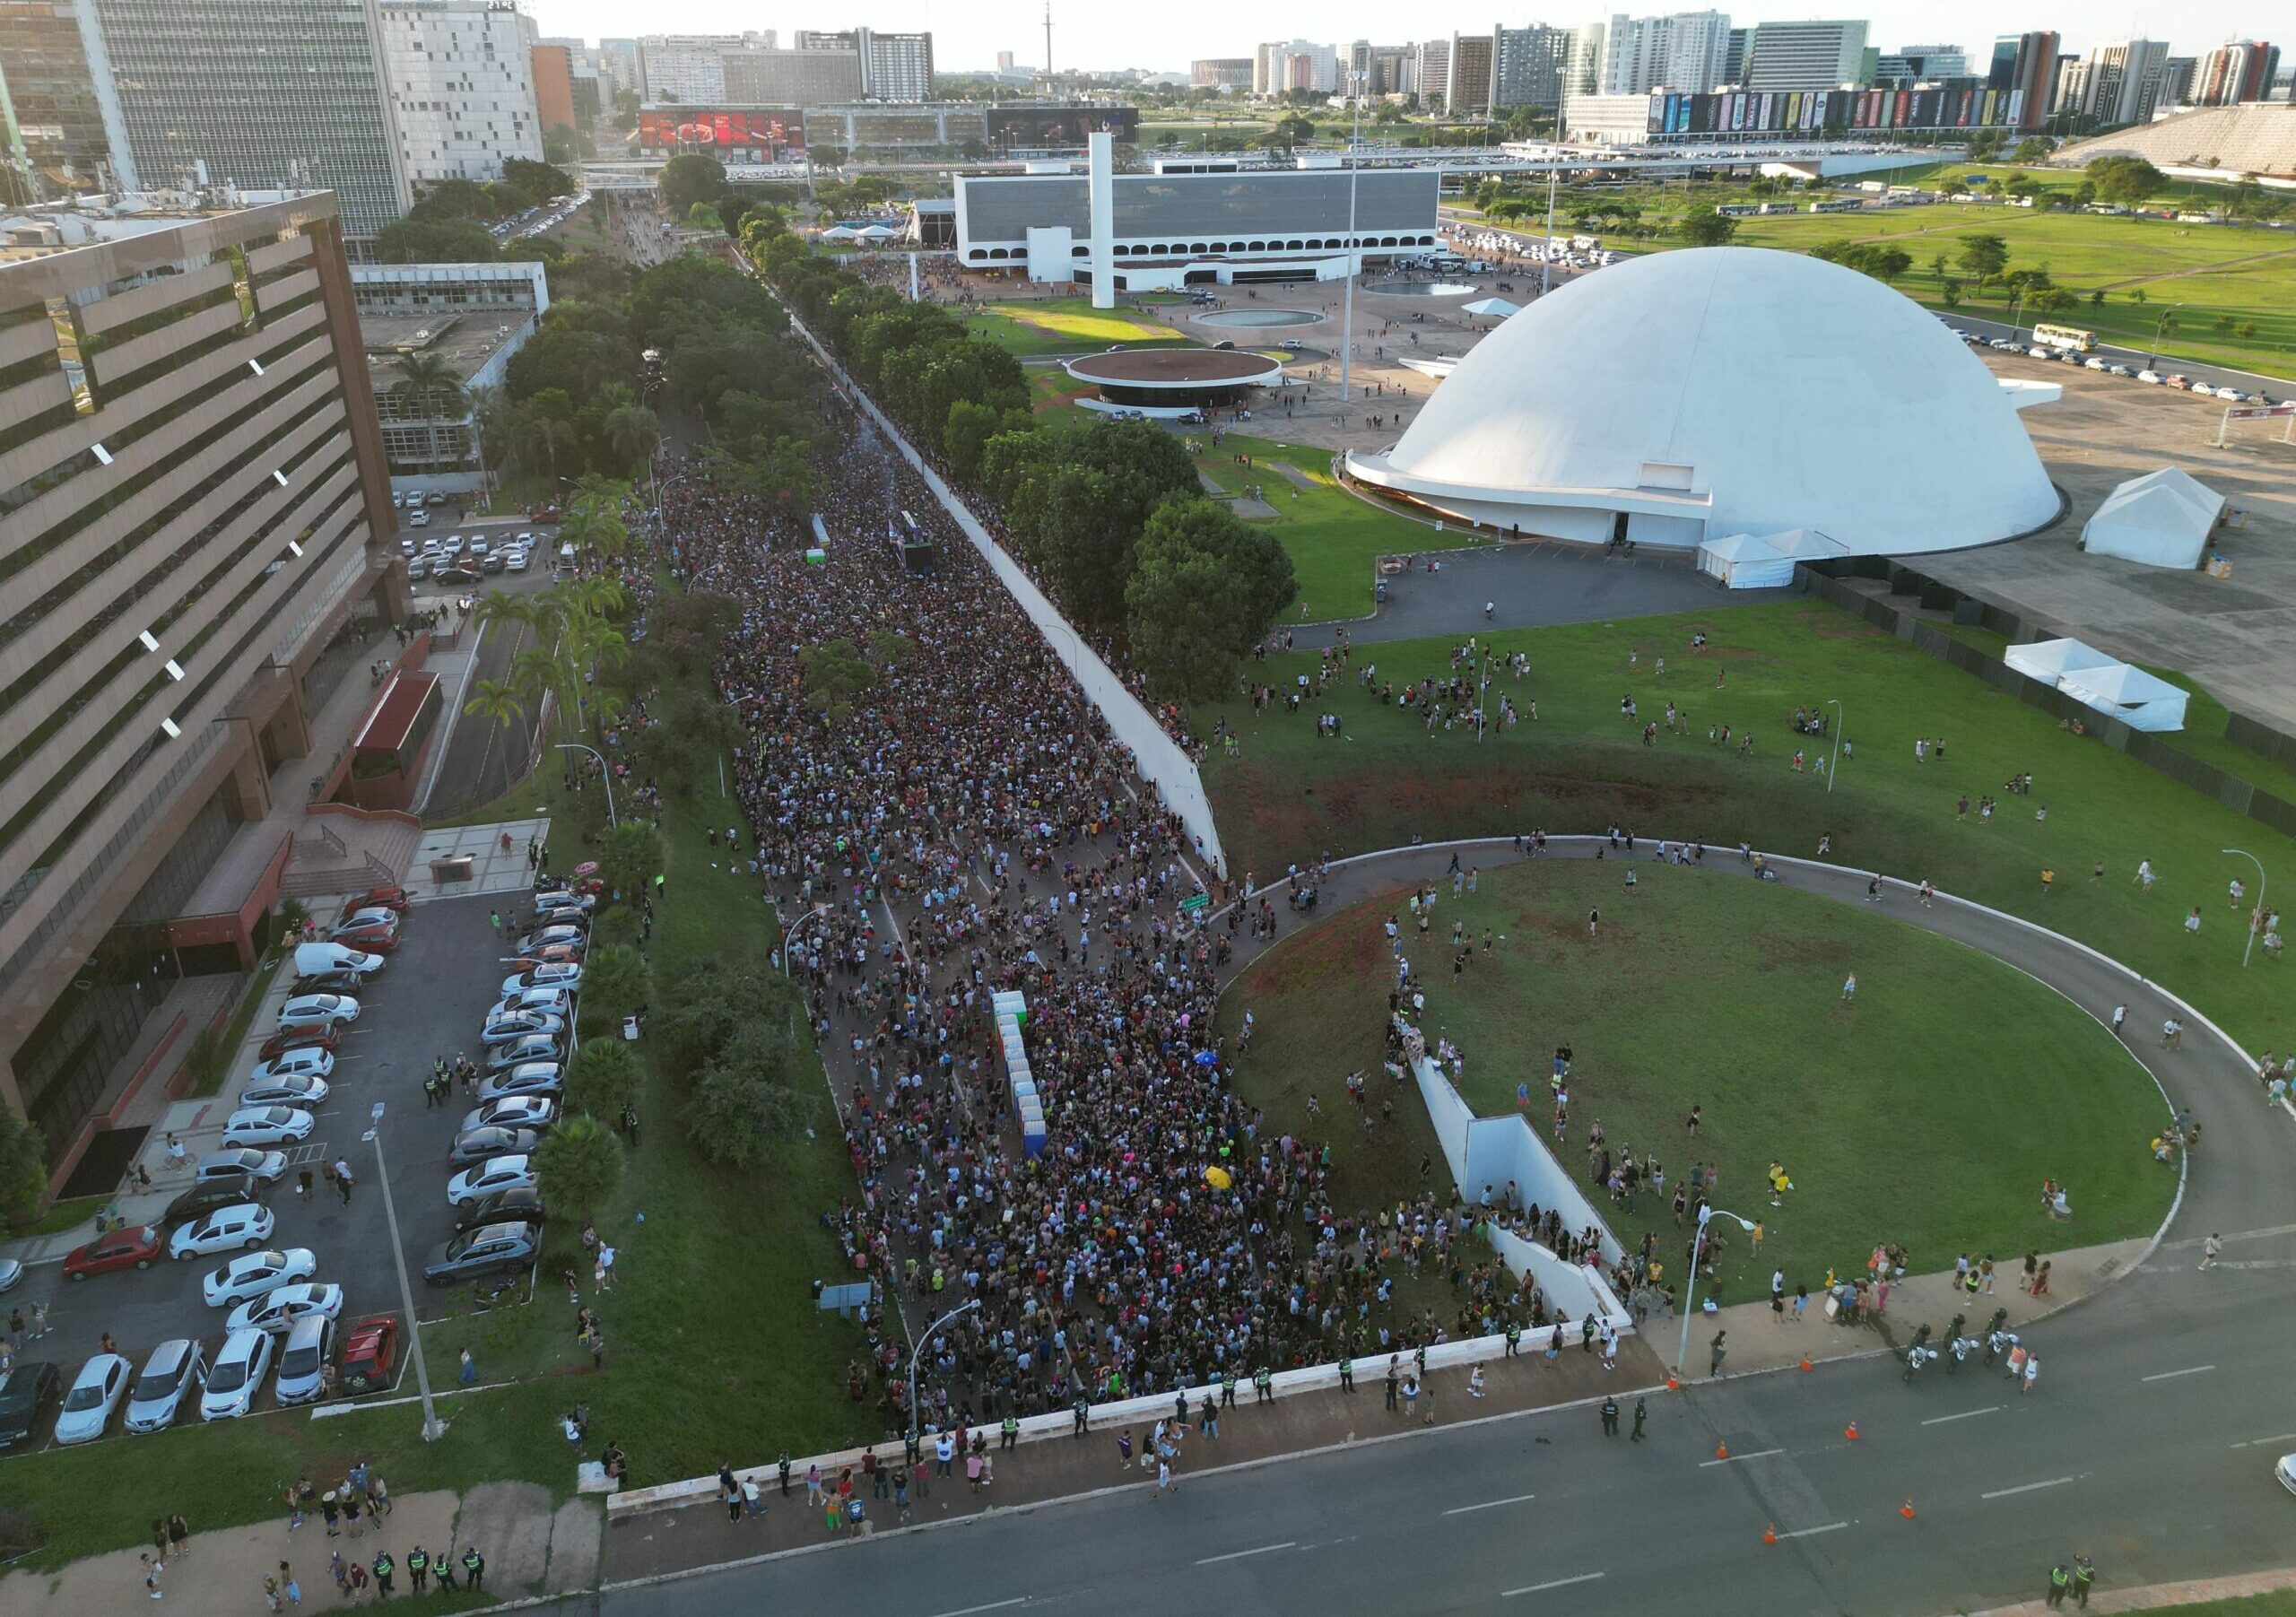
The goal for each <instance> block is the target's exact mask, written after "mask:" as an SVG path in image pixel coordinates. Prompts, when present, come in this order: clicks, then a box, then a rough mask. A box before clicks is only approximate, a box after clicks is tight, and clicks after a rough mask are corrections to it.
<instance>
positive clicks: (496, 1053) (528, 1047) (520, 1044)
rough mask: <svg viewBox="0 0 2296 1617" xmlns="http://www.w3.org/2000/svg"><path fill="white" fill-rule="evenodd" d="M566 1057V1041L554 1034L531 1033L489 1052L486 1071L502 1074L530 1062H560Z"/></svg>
mask: <svg viewBox="0 0 2296 1617" xmlns="http://www.w3.org/2000/svg"><path fill="white" fill-rule="evenodd" d="M565 1055H566V1041H565V1040H564V1039H561V1038H559V1037H558V1036H557V1035H556V1034H554V1033H529V1034H527V1035H526V1037H525V1038H523V1039H513V1040H511V1041H510V1042H509V1044H501V1045H497V1046H495V1047H494V1048H492V1049H491V1050H490V1051H488V1052H487V1056H486V1069H487V1071H488V1072H490V1073H500V1072H503V1071H506V1070H507V1069H509V1068H510V1067H514V1066H519V1065H524V1064H525V1063H526V1062H529V1061H558V1060H561V1059H563V1058H564V1056H565Z"/></svg>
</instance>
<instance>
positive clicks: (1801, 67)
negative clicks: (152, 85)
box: [1745, 22, 1865, 93]
mask: <svg viewBox="0 0 2296 1617" xmlns="http://www.w3.org/2000/svg"><path fill="white" fill-rule="evenodd" d="M1864 74H1865V23H1864V22H1764V23H1761V25H1759V26H1758V27H1757V28H1755V30H1754V39H1753V57H1752V60H1751V61H1750V62H1748V63H1747V65H1746V74H1745V86H1746V88H1747V89H1748V90H1751V91H1756V92H1758V93H1759V92H1770V93H1775V92H1778V91H1787V92H1789V93H1790V92H1791V91H1796V90H1839V89H1840V88H1841V87H1842V86H1843V85H1845V84H1856V83H1859V82H1860V81H1861V80H1862V78H1863V76H1864Z"/></svg>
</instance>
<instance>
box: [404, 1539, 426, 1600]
mask: <svg viewBox="0 0 2296 1617" xmlns="http://www.w3.org/2000/svg"><path fill="white" fill-rule="evenodd" d="M430 1578H431V1556H430V1552H428V1551H426V1550H424V1549H423V1547H422V1545H421V1544H417V1545H415V1546H414V1548H413V1549H412V1550H409V1551H408V1552H406V1581H407V1587H410V1588H412V1589H413V1591H414V1592H415V1593H416V1594H418V1595H420V1594H422V1593H423V1592H424V1591H425V1590H426V1589H428V1588H429V1587H430Z"/></svg>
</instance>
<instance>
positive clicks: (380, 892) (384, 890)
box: [343, 887, 407, 916]
mask: <svg viewBox="0 0 2296 1617" xmlns="http://www.w3.org/2000/svg"><path fill="white" fill-rule="evenodd" d="M406 906H407V897H406V889H405V888H404V887H370V888H369V889H368V890H367V891H365V892H362V893H361V894H360V895H359V896H358V897H357V898H355V899H353V900H351V901H350V902H349V903H348V904H345V905H344V907H343V913H344V915H347V916H350V915H357V914H358V913H359V912H360V911H361V910H362V909H396V911H398V913H399V914H401V915H404V914H405V913H406Z"/></svg>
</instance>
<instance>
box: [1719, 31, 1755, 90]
mask: <svg viewBox="0 0 2296 1617" xmlns="http://www.w3.org/2000/svg"><path fill="white" fill-rule="evenodd" d="M1753 42H1754V30H1752V29H1751V28H1734V29H1732V30H1730V43H1729V46H1728V48H1726V50H1725V51H1724V53H1723V57H1722V82H1723V83H1725V84H1736V83H1743V82H1744V79H1745V76H1746V54H1747V52H1748V51H1750V50H1752V48H1753Z"/></svg>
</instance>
